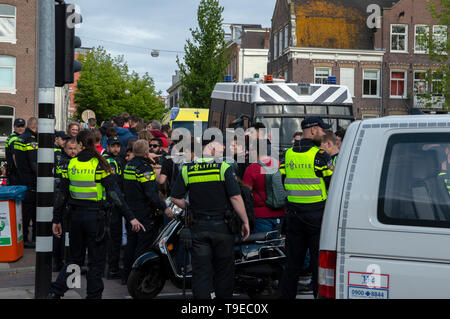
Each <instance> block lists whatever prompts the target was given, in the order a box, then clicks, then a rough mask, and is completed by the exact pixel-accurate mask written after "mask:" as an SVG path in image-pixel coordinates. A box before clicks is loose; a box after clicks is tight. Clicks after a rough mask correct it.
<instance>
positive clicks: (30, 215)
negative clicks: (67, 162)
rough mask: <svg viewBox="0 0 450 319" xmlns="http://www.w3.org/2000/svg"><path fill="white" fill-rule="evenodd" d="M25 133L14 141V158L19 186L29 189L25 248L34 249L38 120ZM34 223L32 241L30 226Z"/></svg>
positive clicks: (24, 236)
mask: <svg viewBox="0 0 450 319" xmlns="http://www.w3.org/2000/svg"><path fill="white" fill-rule="evenodd" d="M27 124H28V125H27V128H26V130H25V132H24V133H23V134H22V135H20V136H19V138H18V139H17V140H15V141H14V157H15V162H16V167H17V173H18V177H19V185H25V186H26V187H27V188H28V189H27V192H26V195H25V198H24V200H23V208H22V211H23V238H24V247H25V248H34V247H35V242H36V184H37V150H38V141H37V137H38V136H37V130H38V120H37V118H35V117H31V118H30V119H29V120H28V121H27ZM30 221H32V222H33V227H32V235H31V238H32V239H31V241H30V239H29V229H28V228H29V225H30Z"/></svg>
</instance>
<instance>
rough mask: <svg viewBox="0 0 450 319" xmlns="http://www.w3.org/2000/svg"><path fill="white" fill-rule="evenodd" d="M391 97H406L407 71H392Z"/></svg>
mask: <svg viewBox="0 0 450 319" xmlns="http://www.w3.org/2000/svg"><path fill="white" fill-rule="evenodd" d="M391 97H406V71H391Z"/></svg>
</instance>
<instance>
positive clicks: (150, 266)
mask: <svg viewBox="0 0 450 319" xmlns="http://www.w3.org/2000/svg"><path fill="white" fill-rule="evenodd" d="M168 203H169V201H168ZM169 206H170V207H171V209H172V213H173V214H174V216H175V219H173V220H171V221H170V222H169V223H168V224H167V225H166V226H165V227H164V228H163V229H162V231H161V232H160V234H159V235H158V237H157V239H156V240H155V242H154V243H153V248H152V250H151V251H149V252H147V253H145V254H143V255H142V256H140V257H139V258H138V259H137V260H136V261H135V262H134V264H133V267H132V271H131V273H130V275H129V277H128V282H127V287H128V292H129V293H130V295H131V296H132V297H133V298H134V299H152V298H155V297H156V296H158V294H159V293H160V292H161V290H162V289H163V288H164V285H165V283H166V281H167V280H170V281H171V282H172V283H173V284H174V285H175V286H176V287H177V288H179V289H183V292H184V289H185V288H188V289H190V288H191V281H192V272H191V269H192V268H191V265H190V264H189V263H187V262H186V258H183V251H184V249H183V247H182V245H181V244H180V243H179V233H180V231H181V230H182V229H183V227H184V211H183V210H182V209H180V208H178V207H176V206H174V205H173V204H172V203H170V205H169ZM284 242H285V241H284V238H283V237H281V236H280V233H279V231H272V232H267V233H254V234H251V235H250V236H249V237H248V238H247V240H246V241H242V240H241V239H239V238H236V240H235V249H234V252H235V292H236V293H245V294H247V295H248V296H249V297H250V298H251V299H272V298H279V296H280V284H281V276H282V273H283V269H284V264H285V261H286V254H285V249H284ZM183 260H184V261H183ZM184 265H186V267H184Z"/></svg>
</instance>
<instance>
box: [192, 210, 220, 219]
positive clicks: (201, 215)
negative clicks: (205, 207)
mask: <svg viewBox="0 0 450 319" xmlns="http://www.w3.org/2000/svg"><path fill="white" fill-rule="evenodd" d="M194 219H197V220H224V219H225V212H223V213H217V212H194Z"/></svg>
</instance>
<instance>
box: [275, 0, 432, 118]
mask: <svg viewBox="0 0 450 319" xmlns="http://www.w3.org/2000/svg"><path fill="white" fill-rule="evenodd" d="M373 6H376V7H375V8H379V9H380V11H379V12H380V15H379V17H380V18H377V19H375V18H374V17H375V15H374V14H373V13H374V12H375V11H371V8H372V10H375V9H373V8H374V7H373ZM402 12H403V13H402ZM399 19H400V20H399ZM431 23H432V18H431V15H430V14H429V13H428V10H427V9H426V4H425V0H401V1H398V0H397V1H392V0H389V1H386V0H278V1H277V2H276V5H275V9H274V13H273V18H272V37H271V43H270V54H269V64H268V72H269V74H272V75H274V76H277V77H280V76H282V77H285V78H286V80H287V81H288V82H304V83H328V78H329V77H330V76H331V77H335V78H336V83H337V84H341V85H347V86H348V87H349V89H350V91H351V92H352V94H353V101H354V114H355V116H356V118H358V119H361V118H370V117H378V116H380V115H381V116H385V115H394V114H409V113H412V109H413V106H414V104H413V103H414V100H415V99H414V98H413V96H414V89H413V88H414V83H413V82H414V76H415V75H416V77H417V76H418V75H417V74H416V73H413V72H414V70H415V69H417V70H418V71H422V70H423V69H425V68H426V67H427V66H431V63H430V61H429V59H428V58H427V56H426V55H423V54H417V52H414V41H411V39H414V28H415V25H426V24H428V25H429V24H431ZM395 26H399V27H400V28H396V27H395ZM402 26H404V27H403V28H402ZM405 28H406V30H409V31H408V34H407V38H409V39H410V40H409V41H407V39H405V34H402V33H401V32H400V33H399V34H397V33H396V31H404V30H405ZM392 31H394V32H392ZM411 37H412V38H411ZM392 39H394V44H395V45H396V46H397V49H401V51H402V52H398V51H399V50H392V48H393V47H391V45H394V44H392ZM399 41H400V42H402V43H400V44H398V42H399ZM405 41H407V42H405ZM402 45H406V48H408V49H406V51H405V49H404V48H403V47H402ZM394 49H395V48H394ZM419 69H420V70H419ZM416 82H418V81H417V80H416ZM416 86H418V84H417V83H416ZM399 94H400V95H399ZM416 105H417V104H416Z"/></svg>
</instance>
